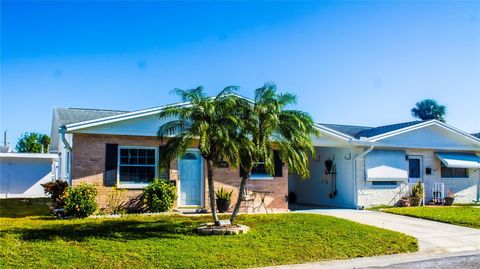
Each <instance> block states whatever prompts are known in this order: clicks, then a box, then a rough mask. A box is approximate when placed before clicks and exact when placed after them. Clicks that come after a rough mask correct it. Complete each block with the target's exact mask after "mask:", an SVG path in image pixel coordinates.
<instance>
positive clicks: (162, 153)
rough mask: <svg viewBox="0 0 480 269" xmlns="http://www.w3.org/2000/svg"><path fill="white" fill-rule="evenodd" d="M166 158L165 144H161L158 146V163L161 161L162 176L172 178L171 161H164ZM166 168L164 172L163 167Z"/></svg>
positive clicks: (160, 175)
mask: <svg viewBox="0 0 480 269" xmlns="http://www.w3.org/2000/svg"><path fill="white" fill-rule="evenodd" d="M164 159H165V146H159V147H158V163H159V169H160V174H159V177H160V178H165V179H170V162H167V163H163V162H164ZM161 168H164V171H165V172H162V169H161Z"/></svg>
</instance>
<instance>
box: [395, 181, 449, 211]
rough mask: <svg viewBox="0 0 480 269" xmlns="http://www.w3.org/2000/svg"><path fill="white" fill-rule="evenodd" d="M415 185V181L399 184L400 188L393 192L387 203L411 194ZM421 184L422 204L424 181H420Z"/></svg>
mask: <svg viewBox="0 0 480 269" xmlns="http://www.w3.org/2000/svg"><path fill="white" fill-rule="evenodd" d="M415 185H417V183H402V184H401V185H400V190H399V191H398V192H397V193H396V194H395V196H394V197H393V198H392V200H391V201H390V203H388V205H395V204H396V203H397V202H398V200H400V199H401V198H403V197H410V196H411V195H412V190H413V187H414V186H415ZM422 186H423V195H422V197H423V198H422V201H421V205H422V206H424V205H425V183H422ZM442 193H443V192H442Z"/></svg>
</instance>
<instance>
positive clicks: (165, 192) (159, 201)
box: [143, 178, 177, 212]
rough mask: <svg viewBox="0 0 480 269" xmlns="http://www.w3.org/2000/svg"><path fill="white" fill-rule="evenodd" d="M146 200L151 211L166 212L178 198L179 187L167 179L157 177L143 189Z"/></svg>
mask: <svg viewBox="0 0 480 269" xmlns="http://www.w3.org/2000/svg"><path fill="white" fill-rule="evenodd" d="M143 196H144V202H145V204H146V205H147V208H148V209H149V211H151V212H166V211H169V210H170V209H172V207H173V203H174V202H175V200H177V188H176V187H175V185H174V184H173V183H172V182H170V181H168V180H166V179H159V178H156V179H154V180H153V181H152V182H150V184H149V185H148V186H147V187H146V188H145V189H144V190H143Z"/></svg>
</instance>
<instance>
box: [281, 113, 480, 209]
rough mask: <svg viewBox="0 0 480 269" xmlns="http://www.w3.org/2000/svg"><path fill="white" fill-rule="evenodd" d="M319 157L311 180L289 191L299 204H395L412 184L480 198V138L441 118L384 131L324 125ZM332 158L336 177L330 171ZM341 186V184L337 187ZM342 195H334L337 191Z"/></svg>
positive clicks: (462, 199)
mask: <svg viewBox="0 0 480 269" xmlns="http://www.w3.org/2000/svg"><path fill="white" fill-rule="evenodd" d="M317 127H318V128H319V130H320V131H321V133H322V135H321V136H320V137H318V138H315V140H314V141H315V146H316V152H317V156H316V158H315V159H314V160H311V162H310V171H311V175H310V178H309V179H307V180H300V179H299V178H298V177H296V176H290V180H289V191H290V192H293V193H295V194H296V200H297V202H299V203H306V204H315V205H321V206H328V207H345V208H356V207H370V206H374V205H394V204H395V203H396V202H397V201H398V200H399V199H400V198H401V197H402V196H405V195H408V191H409V189H410V188H411V186H412V184H414V183H416V182H418V181H420V182H422V183H424V184H425V195H426V203H428V202H430V201H431V200H432V198H433V192H434V191H435V192H440V191H441V192H442V193H437V195H440V196H442V197H444V196H446V195H447V193H448V192H452V193H453V194H454V195H455V197H456V199H455V202H458V203H471V202H472V201H477V200H478V199H479V194H480V186H479V185H480V172H479V171H480V157H479V155H478V154H479V153H480V139H478V138H476V137H474V136H472V135H470V134H467V133H465V132H463V131H461V130H459V129H456V128H454V127H452V126H450V125H448V124H445V123H443V122H440V121H437V120H430V121H412V122H406V123H400V124H393V125H387V126H380V127H365V126H347V125H335V124H318V125H317ZM325 160H332V161H333V164H334V165H335V172H336V173H331V174H329V173H327V172H326V169H325ZM334 185H336V186H334ZM334 189H336V195H332V197H330V196H331V195H330V193H331V192H332V190H334Z"/></svg>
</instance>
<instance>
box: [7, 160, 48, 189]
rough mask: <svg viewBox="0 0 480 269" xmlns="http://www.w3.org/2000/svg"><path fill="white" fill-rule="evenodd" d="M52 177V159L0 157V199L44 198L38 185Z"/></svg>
mask: <svg viewBox="0 0 480 269" xmlns="http://www.w3.org/2000/svg"><path fill="white" fill-rule="evenodd" d="M52 177H53V174H52V159H48V158H4V157H2V158H0V198H31V197H46V196H45V194H44V192H43V188H42V186H41V185H40V184H42V183H45V182H48V181H51V180H52Z"/></svg>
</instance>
